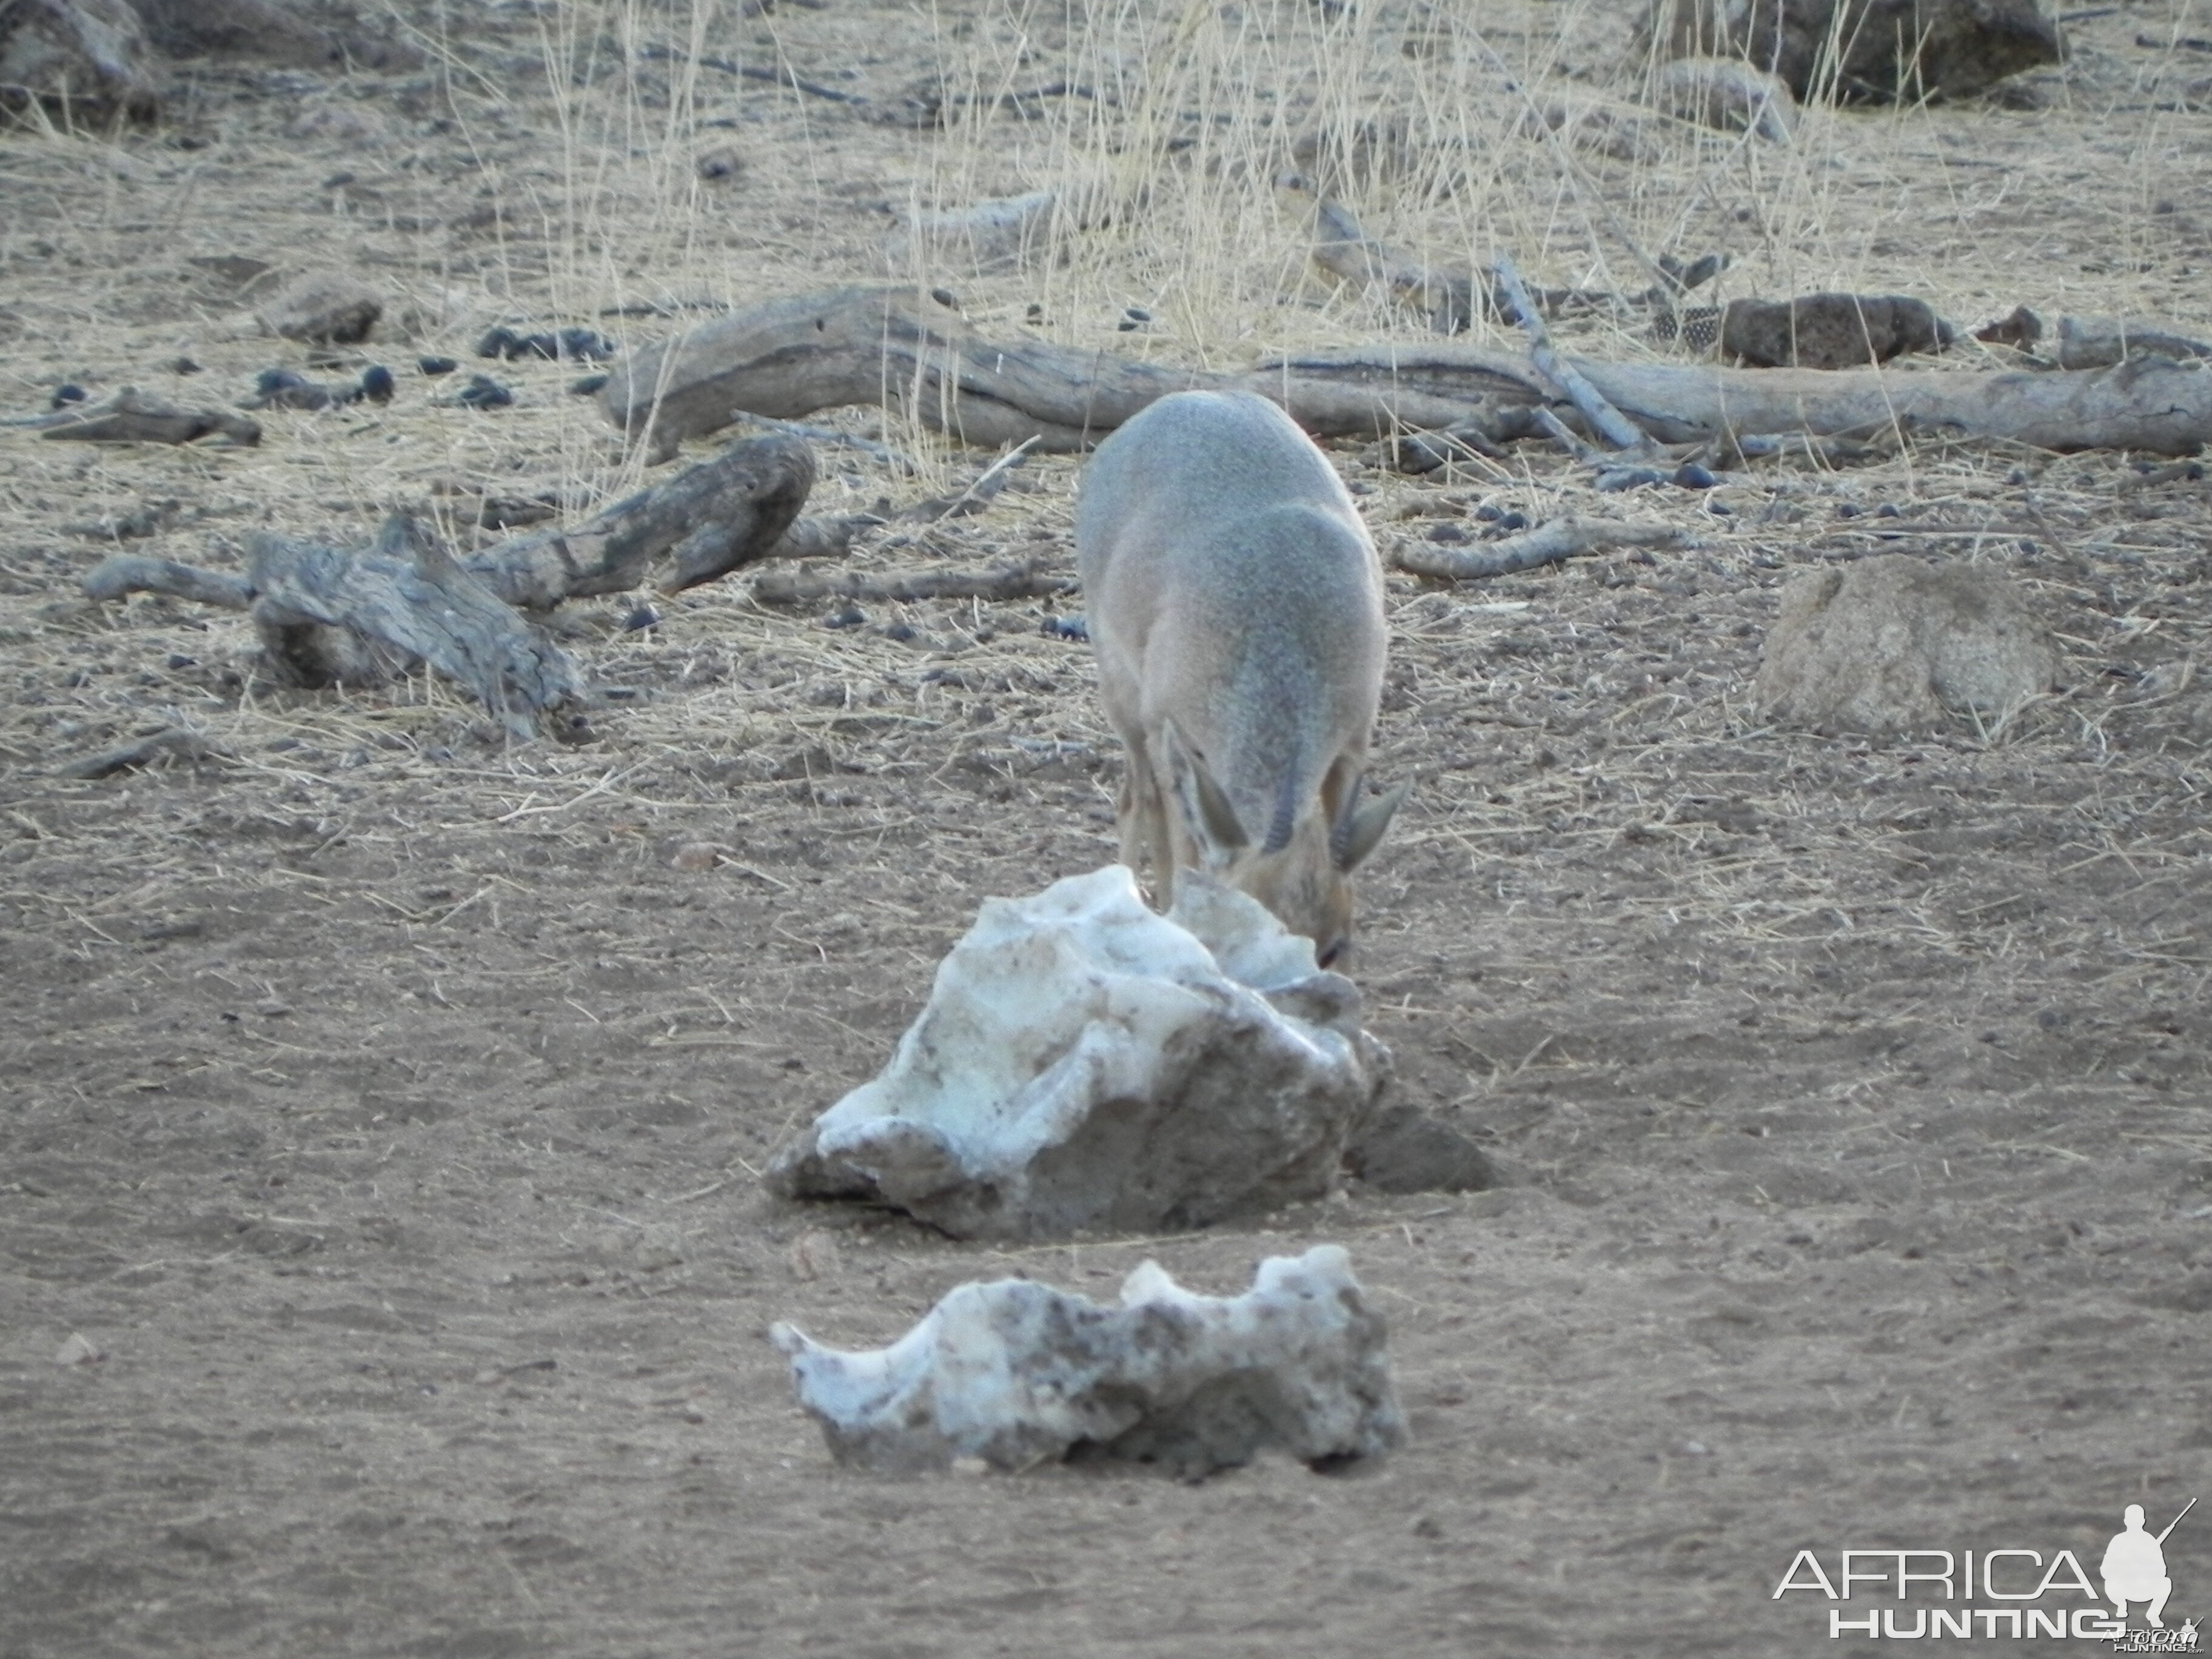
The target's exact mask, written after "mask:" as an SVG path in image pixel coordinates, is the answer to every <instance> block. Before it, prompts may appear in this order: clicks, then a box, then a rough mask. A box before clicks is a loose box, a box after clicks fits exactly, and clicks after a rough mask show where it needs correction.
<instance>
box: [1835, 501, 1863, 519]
mask: <svg viewBox="0 0 2212 1659" xmlns="http://www.w3.org/2000/svg"><path fill="white" fill-rule="evenodd" d="M1858 515H1859V509H1858V506H1857V503H1856V502H1852V501H1845V502H1844V503H1843V505H1841V506H1840V507H1837V509H1836V516H1837V517H1838V518H1839V519H1856V518H1857V517H1858Z"/></svg>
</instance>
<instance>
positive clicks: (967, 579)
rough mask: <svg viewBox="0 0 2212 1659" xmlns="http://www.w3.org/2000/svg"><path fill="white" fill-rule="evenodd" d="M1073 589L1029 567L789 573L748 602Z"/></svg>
mask: <svg viewBox="0 0 2212 1659" xmlns="http://www.w3.org/2000/svg"><path fill="white" fill-rule="evenodd" d="M1076 586H1078V584H1077V583H1076V581H1075V579H1074V578H1073V577H1072V576H1055V575H1053V574H1049V573H1048V572H1045V571H1041V570H1038V569H1036V568H1034V567H1032V566H1029V565H1006V566H1004V567H1003V568H1000V569H997V570H918V571H907V572H903V573H899V574H891V575H885V576H869V575H863V574H859V573H858V572H848V573H847V574H844V575H842V576H805V575H801V574H799V573H798V572H797V571H793V570H771V571H769V572H768V573H767V574H765V575H763V576H762V577H761V578H760V580H757V581H756V582H755V583H754V584H753V597H754V598H755V599H758V600H759V601H760V602H761V603H762V604H763V605H807V604H811V603H812V602H813V601H814V600H817V599H866V600H869V601H871V602H881V601H884V600H896V601H903V600H908V599H988V600H992V601H994V603H1003V602H1005V601H1007V600H1012V599H1045V598H1048V597H1049V596H1051V595H1053V594H1055V593H1069V592H1074V591H1075V588H1076Z"/></svg>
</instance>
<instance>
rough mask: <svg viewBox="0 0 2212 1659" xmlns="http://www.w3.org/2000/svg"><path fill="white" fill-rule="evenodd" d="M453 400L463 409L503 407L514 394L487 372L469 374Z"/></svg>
mask: <svg viewBox="0 0 2212 1659" xmlns="http://www.w3.org/2000/svg"><path fill="white" fill-rule="evenodd" d="M455 401H456V402H457V403H459V404H460V405H461V407H462V408H464V409H505V408H506V407H507V405H508V404H512V403H513V401H514V394H513V392H509V391H508V390H507V388H506V387H505V386H501V384H500V383H499V382H498V381H497V380H493V379H492V377H491V376H490V375H489V374H471V375H470V376H469V383H468V384H467V385H466V386H463V387H462V388H461V392H460V396H459V398H456V399H455Z"/></svg>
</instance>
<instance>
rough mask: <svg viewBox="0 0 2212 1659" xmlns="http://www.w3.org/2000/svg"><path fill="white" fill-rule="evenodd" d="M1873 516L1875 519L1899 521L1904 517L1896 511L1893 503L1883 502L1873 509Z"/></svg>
mask: <svg viewBox="0 0 2212 1659" xmlns="http://www.w3.org/2000/svg"><path fill="white" fill-rule="evenodd" d="M1874 515H1875V518H1877V519H1901V518H1903V517H1904V516H1905V514H1904V513H1902V512H1900V511H1899V509H1898V505H1897V503H1896V502H1895V501H1884V502H1883V503H1882V504H1881V506H1880V507H1876V508H1875V510H1874Z"/></svg>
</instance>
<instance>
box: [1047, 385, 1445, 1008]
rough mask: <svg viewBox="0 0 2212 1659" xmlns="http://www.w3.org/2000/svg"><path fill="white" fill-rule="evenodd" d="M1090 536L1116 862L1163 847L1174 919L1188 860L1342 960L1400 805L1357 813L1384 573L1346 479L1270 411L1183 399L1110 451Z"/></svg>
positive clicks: (1098, 482)
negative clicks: (1114, 781)
mask: <svg viewBox="0 0 2212 1659" xmlns="http://www.w3.org/2000/svg"><path fill="white" fill-rule="evenodd" d="M1075 546H1076V554H1077V558H1078V560H1079V563H1080V565H1081V567H1082V573H1083V588H1084V593H1085V605H1086V606H1087V608H1088V611H1089V616H1090V624H1091V641H1092V643H1093V645H1094V646H1095V647H1097V653H1098V684H1099V690H1100V691H1101V692H1102V693H1103V696H1104V699H1105V703H1106V713H1107V716H1108V718H1109V719H1110V720H1112V721H1113V723H1114V729H1115V731H1116V732H1119V733H1120V734H1121V741H1122V743H1123V744H1124V745H1125V746H1126V747H1127V750H1128V769H1127V776H1125V777H1124V778H1123V780H1122V783H1121V798H1120V801H1119V803H1118V806H1119V811H1118V817H1119V819H1120V826H1121V860H1122V862H1124V863H1125V864H1127V865H1128V866H1130V867H1131V868H1132V869H1137V868H1139V867H1140V866H1139V860H1140V859H1142V858H1145V857H1146V856H1149V858H1150V860H1151V863H1152V872H1153V874H1152V884H1153V888H1154V896H1155V897H1156V898H1157V899H1158V902H1159V904H1160V905H1161V907H1162V908H1166V907H1167V906H1168V905H1169V904H1170V903H1172V902H1174V897H1175V878H1176V871H1177V870H1179V869H1184V868H1196V869H1203V870H1206V871H1207V872H1210V873H1213V874H1216V875H1218V876H1219V877H1220V878H1222V879H1223V880H1225V881H1226V882H1227V883H1228V884H1230V885H1231V886H1234V887H1237V888H1239V889H1241V890H1243V891H1244V892H1247V893H1249V894H1250V895H1251V896H1253V897H1254V898H1255V899H1257V900H1259V901H1260V902H1261V903H1262V904H1264V905H1266V906H1267V908H1269V909H1270V910H1272V911H1273V912H1274V913H1275V915H1277V916H1279V917H1280V918H1281V919H1282V921H1283V923H1284V925H1285V927H1289V928H1291V930H1292V931H1293V932H1296V933H1304V934H1305V935H1307V936H1308V937H1309V938H1310V939H1312V940H1313V941H1314V948H1315V951H1316V957H1317V958H1318V960H1319V961H1320V962H1321V963H1322V966H1324V967H1326V966H1328V965H1329V964H1330V963H1334V962H1336V961H1337V960H1338V959H1339V958H1340V957H1341V956H1342V955H1343V952H1344V950H1345V947H1346V945H1348V944H1349V943H1350V940H1351V934H1352V884H1351V879H1350V878H1351V876H1352V872H1353V871H1354V870H1356V869H1358V867H1359V865H1360V863H1361V862H1362V861H1363V860H1364V859H1365V858H1366V857H1367V856H1368V854H1370V853H1372V852H1373V851H1374V850H1375V848H1376V844H1377V843H1378V842H1381V841H1382V839H1383V831H1385V830H1386V829H1389V825H1390V818H1391V815H1392V814H1393V813H1395V811H1397V810H1398V805H1399V803H1400V802H1401V800H1403V799H1405V795H1406V786H1405V785H1403V784H1401V785H1400V786H1399V787H1397V788H1395V789H1394V790H1392V791H1391V792H1390V793H1388V794H1386V795H1383V796H1382V797H1381V798H1380V799H1376V800H1373V801H1370V802H1368V803H1367V804H1365V805H1362V804H1361V802H1360V780H1361V775H1362V773H1363V772H1364V769H1365V763H1366V757H1367V740H1368V734H1369V732H1370V731H1371V730H1372V728H1373V726H1374V724H1375V710H1376V702H1378V701H1379V699H1380V697H1381V696H1382V690H1383V652H1384V636H1383V571H1382V566H1381V563H1380V562H1379V561H1378V560H1377V558H1376V554H1375V544H1374V543H1373V541H1371V540H1370V538H1369V537H1368V534H1367V529H1366V526H1364V525H1363V524H1362V523H1361V522H1360V520H1359V513H1358V508H1357V507H1354V506H1353V505H1352V497H1351V495H1350V494H1349V493H1348V492H1347V491H1346V489H1345V487H1344V484H1343V482H1342V481H1341V480H1340V479H1339V478H1338V477H1337V476H1336V473H1335V471H1334V469H1333V468H1332V467H1331V466H1330V465H1329V464H1328V461H1327V459H1324V458H1323V456H1322V453H1321V451H1320V450H1319V449H1317V448H1316V447H1315V446H1314V442H1313V441H1312V440H1311V439H1310V438H1309V437H1307V436H1306V435H1305V434H1304V433H1303V432H1301V431H1299V430H1298V428H1297V427H1296V426H1295V425H1293V424H1292V423H1291V419H1290V417H1289V416H1287V415H1285V414H1284V413H1283V411H1282V410H1279V409H1278V408H1276V407H1275V405H1274V404H1271V403H1268V402H1267V400H1266V399H1264V398H1255V397H1254V396H1252V395H1251V394H1250V393H1249V392H1177V393H1176V394H1175V395H1174V396H1172V397H1168V398H1161V399H1160V400H1159V401H1158V403H1155V404H1151V405H1150V406H1149V407H1147V408H1146V410H1144V411H1143V412H1142V413H1140V414H1139V415H1138V416H1137V417H1136V418H1135V419H1134V420H1133V421H1130V422H1127V423H1126V424H1125V425H1123V426H1122V427H1121V428H1120V429H1119V430H1117V431H1115V433H1114V434H1113V435H1111V436H1109V438H1108V439H1107V440H1106V441H1105V442H1104V443H1103V444H1101V445H1100V446H1099V447H1098V452H1097V454H1096V455H1095V456H1094V457H1092V459H1091V464H1090V466H1089V467H1088V468H1087V469H1086V470H1085V472H1084V475H1083V492H1082V499H1081V501H1080V502H1079V505H1078V508H1077V512H1076V519H1075ZM1255 832H1256V833H1255Z"/></svg>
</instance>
